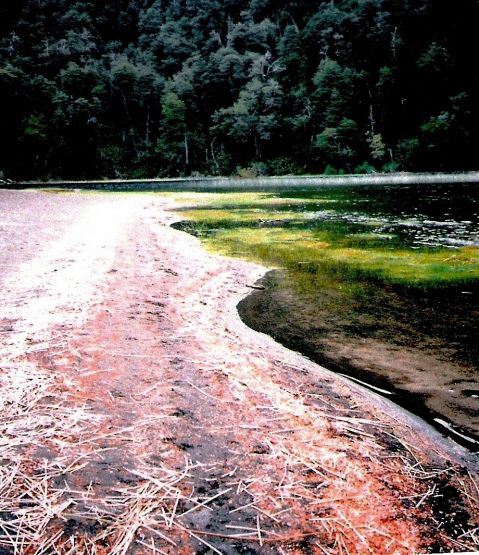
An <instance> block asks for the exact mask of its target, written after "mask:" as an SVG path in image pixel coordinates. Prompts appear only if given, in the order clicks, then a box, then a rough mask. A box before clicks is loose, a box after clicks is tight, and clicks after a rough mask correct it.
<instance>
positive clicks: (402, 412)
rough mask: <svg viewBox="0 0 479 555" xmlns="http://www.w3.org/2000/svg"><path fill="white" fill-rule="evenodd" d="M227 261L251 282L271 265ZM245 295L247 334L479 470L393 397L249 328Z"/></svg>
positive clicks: (472, 456) (475, 459)
mask: <svg viewBox="0 0 479 555" xmlns="http://www.w3.org/2000/svg"><path fill="white" fill-rule="evenodd" d="M179 221H182V218H178V217H173V218H172V219H171V220H170V219H169V220H168V225H169V226H170V228H171V229H172V230H174V231H175V232H177V233H182V234H185V235H187V236H188V237H189V238H191V239H193V240H195V241H197V242H198V244H199V247H200V248H201V249H203V250H205V252H207V254H209V255H212V256H217V257H220V258H223V259H229V258H230V257H227V256H224V255H222V254H218V253H211V252H209V251H206V249H204V246H203V245H202V244H201V241H200V240H199V239H198V238H197V237H194V236H192V235H190V234H189V233H187V232H184V231H180V230H178V229H176V228H174V227H173V224H175V223H178V222H179ZM231 260H233V261H234V263H235V264H240V265H241V266H242V267H243V268H244V269H248V268H252V269H253V268H254V275H253V276H252V280H251V282H252V283H259V282H261V280H262V279H263V278H264V277H265V276H266V274H267V273H268V272H269V271H271V270H272V268H268V267H266V266H264V265H261V264H253V263H251V262H247V261H244V260H242V259H239V258H231ZM249 295H251V292H250V291H246V292H244V294H242V295H240V296H238V297H237V298H236V299H234V301H233V302H234V311H235V314H236V318H237V320H238V321H239V323H240V324H241V325H242V326H244V328H246V329H247V330H248V332H249V334H255V335H256V334H257V336H258V337H262V338H265V340H267V341H268V342H272V343H273V344H274V345H275V346H276V347H277V348H278V349H279V350H283V349H284V350H285V351H287V352H289V353H291V354H293V355H294V356H295V357H299V359H300V360H301V361H302V362H303V363H304V365H305V366H306V367H307V370H308V371H309V372H312V373H314V374H315V375H317V376H318V381H320V380H321V378H324V377H327V378H328V379H330V380H332V381H333V382H336V383H340V384H344V385H346V386H347V388H348V389H350V390H352V391H354V392H355V393H356V394H357V395H359V396H360V397H361V399H362V400H363V401H364V402H365V403H366V404H367V405H372V406H374V407H375V408H376V409H378V410H379V411H381V412H383V413H384V414H385V415H386V416H387V417H388V418H392V419H394V420H397V421H399V422H402V423H403V424H405V425H406V426H408V427H409V428H411V429H412V430H413V431H414V432H416V433H417V434H418V435H419V436H422V437H424V438H425V439H427V440H428V441H429V442H430V443H431V444H432V445H433V446H434V447H435V448H436V449H437V450H438V451H440V452H441V454H442V456H443V457H445V458H449V459H450V460H452V461H454V462H455V463H457V464H460V465H463V466H465V467H466V468H469V469H470V470H473V471H474V472H479V453H474V452H472V451H470V450H469V449H467V448H466V447H464V446H462V445H461V444H459V443H457V442H455V441H454V440H453V439H452V437H451V436H450V435H445V434H444V433H442V432H441V431H440V428H436V427H435V426H434V425H433V424H432V423H429V422H427V421H426V420H425V419H424V418H422V417H421V416H419V415H416V414H414V413H412V412H411V411H409V410H408V409H407V408H404V407H402V406H401V405H399V404H397V403H395V402H394V401H393V400H391V399H388V398H386V397H385V396H384V395H381V394H379V393H376V392H374V391H373V390H372V389H371V388H369V387H368V386H367V384H364V385H363V384H361V383H358V382H356V381H354V379H350V378H349V377H348V376H346V375H341V374H339V373H337V372H334V371H333V370H330V369H328V368H326V367H325V366H322V365H320V364H318V363H317V362H315V361H313V360H311V359H310V358H308V357H307V356H306V355H304V354H303V353H301V352H300V351H296V350H293V349H291V348H289V347H287V346H285V345H283V344H282V343H280V342H278V341H276V340H275V339H274V338H273V337H271V336H270V335H269V334H267V333H264V332H261V331H257V330H254V329H253V328H251V327H250V326H249V325H248V324H247V323H246V322H245V321H244V320H243V318H241V316H240V313H239V311H238V305H239V304H240V303H241V301H243V300H244V299H246V298H247V297H248V296H249Z"/></svg>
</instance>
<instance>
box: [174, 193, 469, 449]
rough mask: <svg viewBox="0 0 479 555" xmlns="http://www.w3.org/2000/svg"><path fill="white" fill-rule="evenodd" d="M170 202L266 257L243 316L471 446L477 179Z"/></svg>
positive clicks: (195, 225) (226, 247)
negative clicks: (270, 268) (270, 269)
mask: <svg viewBox="0 0 479 555" xmlns="http://www.w3.org/2000/svg"><path fill="white" fill-rule="evenodd" d="M182 202H183V203H184V205H185V206H189V209H188V210H187V211H186V215H187V217H188V220H189V222H188V223H184V224H182V225H181V226H180V227H181V228H182V229H185V230H187V231H190V232H193V233H195V234H196V235H199V236H200V237H202V238H203V239H204V240H205V241H206V243H207V244H208V245H210V246H211V248H214V249H216V250H220V251H222V252H225V253H226V254H233V255H237V256H243V257H246V258H249V259H255V260H260V261H262V262H264V263H265V264H267V265H268V264H269V265H270V266H273V267H274V266H276V267H278V270H275V271H273V272H271V273H269V274H268V275H267V276H266V277H265V278H264V280H263V283H262V285H263V286H264V287H265V289H264V290H257V291H254V292H253V294H252V295H251V296H250V297H248V298H247V299H245V300H244V301H243V302H242V303H241V305H240V307H239V310H240V314H241V316H242V317H243V319H244V320H245V321H246V322H247V323H248V324H249V325H251V326H252V327H253V328H255V329H257V330H260V331H263V332H266V333H269V334H270V335H272V336H273V337H275V338H276V339H278V340H279V341H281V342H282V343H284V344H286V345H287V346H288V347H290V348H293V349H296V350H299V351H302V352H303V353H304V354H306V355H307V356H309V357H311V358H313V359H314V360H316V361H318V362H319V363H321V364H323V365H325V366H326V367H329V368H330V369H333V370H335V371H337V372H340V373H344V374H347V375H349V376H350V377H352V378H353V379H356V380H359V381H361V382H366V383H368V384H370V385H371V386H372V387H374V388H377V389H379V390H381V392H382V394H384V395H386V396H388V397H389V398H391V399H393V400H396V402H398V403H399V404H401V405H403V406H406V407H407V408H409V409H410V410H412V411H413V412H415V413H416V414H420V415H421V416H424V417H426V418H427V419H428V420H429V421H435V423H436V425H437V426H438V427H444V426H453V428H454V430H455V431H456V432H458V433H459V434H461V435H460V436H458V435H456V439H457V440H458V441H460V442H461V443H463V444H465V445H467V446H468V447H470V448H471V449H477V448H478V447H479V443H475V442H476V441H479V374H478V370H479V357H478V355H479V333H478V331H477V321H478V316H479V187H478V186H475V185H457V184H455V185H450V186H448V185H427V186H426V185H422V186H420V187H414V186H402V187H398V186H391V187H385V186H352V187H324V188H314V189H310V188H309V189H308V188H305V189H298V188H295V189H294V190H285V189H283V190H280V191H277V192H274V193H273V192H270V193H267V194H256V195H254V194H245V195H243V196H241V195H238V194H227V193H226V194H215V195H210V196H208V195H198V197H197V198H195V197H194V195H193V196H191V195H190V196H189V197H185V198H183V199H182ZM195 203H196V204H195ZM192 220H193V221H192ZM461 436H462V437H461Z"/></svg>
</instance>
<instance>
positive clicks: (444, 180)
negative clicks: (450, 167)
mask: <svg viewBox="0 0 479 555" xmlns="http://www.w3.org/2000/svg"><path fill="white" fill-rule="evenodd" d="M454 183H458V184H459V183H479V171H470V172H457V173H444V172H429V173H427V172H426V173H411V172H397V173H375V174H346V175H336V176H329V175H303V176H296V175H285V176H258V177H254V178H241V177H235V176H228V177H215V176H203V177H196V176H191V177H170V178H166V177H165V178H148V179H147V178H143V179H97V180H95V179H85V180H81V179H70V180H69V179H67V180H58V179H54V180H48V181H39V180H18V181H15V182H0V188H1V187H3V188H7V189H17V188H18V189H28V188H49V187H59V188H69V187H71V186H78V187H79V188H85V189H87V190H108V189H111V190H117V191H118V190H161V188H162V187H168V188H173V190H177V189H183V188H186V189H187V190H188V189H189V188H195V187H205V188H210V189H223V188H226V189H234V188H241V189H245V190H254V189H258V188H266V189H271V188H274V187H314V186H318V185H322V186H324V185H326V186H345V185H432V184H454ZM132 185H139V186H138V187H134V188H133V189H132V188H131V186H132ZM148 185H149V187H148ZM110 186H111V187H110Z"/></svg>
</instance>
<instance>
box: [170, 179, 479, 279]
mask: <svg viewBox="0 0 479 555" xmlns="http://www.w3.org/2000/svg"><path fill="white" fill-rule="evenodd" d="M333 193H334V191H333V192H332V190H331V189H328V190H327V191H326V192H325V193H324V198H322V197H321V194H318V193H315V194H313V195H310V196H309V197H308V195H307V194H306V193H303V197H304V198H303V197H301V196H298V193H297V192H296V193H295V194H294V196H293V195H292V196H287V195H286V194H285V193H280V194H275V193H231V194H230V193H216V194H211V193H206V194H205V193H199V194H191V193H189V194H186V195H176V198H177V200H178V201H179V202H180V203H181V204H184V205H186V206H185V208H184V209H182V213H183V215H184V216H185V218H187V220H189V222H190V223H189V224H188V225H187V226H186V228H187V229H185V230H188V231H190V232H193V233H195V234H196V235H198V236H200V237H201V238H202V239H203V240H204V241H205V243H206V245H207V246H208V247H209V248H211V249H213V250H215V251H219V252H221V253H223V254H226V255H233V256H241V257H243V258H247V259H249V260H254V261H258V262H262V263H264V264H266V265H268V266H274V267H280V268H286V269H288V270H290V271H291V272H293V273H294V276H295V278H296V281H301V282H305V281H307V282H311V281H314V279H315V275H321V276H324V275H325V274H329V275H334V276H335V277H336V278H341V279H343V280H344V279H346V280H351V279H361V278H366V279H369V280H371V279H374V280H381V281H385V282H391V283H396V284H399V285H405V286H408V287H411V286H412V287H423V288H424V287H425V288H428V287H433V286H443V285H448V284H459V283H465V282H469V281H471V280H475V279H477V278H478V277H479V248H478V247H477V246H475V245H470V244H468V242H467V241H464V242H463V243H465V244H462V245H461V242H460V241H459V245H458V246H455V247H454V248H451V245H450V244H447V242H444V243H445V244H444V245H441V244H440V241H438V239H437V238H436V239H435V240H432V239H431V241H430V243H429V244H427V243H426V244H423V243H425V241H424V239H423V237H424V235H425V234H426V231H427V229H426V227H425V224H423V222H424V221H425V222H426V224H427V222H429V224H432V223H434V224H436V227H437V226H438V225H440V223H438V222H430V221H429V220H427V219H426V218H423V219H422V220H420V219H418V218H416V221H419V222H420V225H421V226H422V227H421V236H420V237H421V241H419V240H418V239H417V237H414V238H413V239H411V236H408V235H405V233H404V227H406V228H407V227H408V226H409V228H411V227H412V224H411V221H410V219H408V218H407V217H404V218H403V219H402V220H401V219H400V218H399V219H397V221H395V222H394V221H393V220H392V219H391V217H389V216H384V214H381V215H379V216H378V214H377V213H375V214H368V213H367V212H366V211H364V212H361V213H358V212H353V211H351V210H349V211H347V210H346V208H347V207H348V203H350V202H352V200H351V198H346V197H345V193H344V191H343V190H339V191H338V192H337V198H336V199H335V198H334V197H333V196H332V195H333ZM350 196H353V197H354V195H350ZM358 202H359V201H358ZM361 202H363V203H364V200H362V201H361ZM336 204H337V205H338V206H336ZM332 206H334V207H335V208H334V209H331V207H332ZM349 208H351V207H350V206H349ZM385 221H386V222H387V223H388V224H389V227H388V230H387V231H388V232H385V231H384V228H385ZM414 225H415V224H414ZM417 225H419V224H417ZM430 227H431V232H430V236H431V237H432V238H434V228H433V227H432V226H431V225H430ZM425 230H426V231H425ZM447 239H448V241H449V242H451V241H452V239H451V238H450V237H447ZM438 242H439V244H438ZM469 243H470V241H469Z"/></svg>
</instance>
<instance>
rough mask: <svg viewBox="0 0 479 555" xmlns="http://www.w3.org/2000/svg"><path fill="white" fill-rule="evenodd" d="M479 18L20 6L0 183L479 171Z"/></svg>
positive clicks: (464, 10) (405, 10)
mask: <svg viewBox="0 0 479 555" xmlns="http://www.w3.org/2000/svg"><path fill="white" fill-rule="evenodd" d="M478 21H479V4H478V2H475V1H472V0H469V1H467V0H458V1H457V2H454V4H452V3H451V2H445V1H443V0H327V1H324V0H106V1H102V2H100V1H88V0H7V1H5V2H2V5H1V6H0V110H1V113H0V141H1V145H0V177H2V176H3V177H4V178H10V179H52V178H60V179H68V178H79V179H82V178H93V179H99V178H107V177H110V178H132V179H135V178H148V177H161V176H172V177H174V176H190V175H192V176H202V175H240V176H257V175H287V174H312V173H314V174H321V173H326V174H336V173H366V172H375V171H377V172H390V171H460V170H461V171H462V170H476V169H478V166H479V164H478V163H477V153H478V151H479V102H478V98H479V94H478V93H479V64H476V63H475V62H474V56H473V53H474V52H476V34H477V33H476V32H477V29H476V26H477V22H478ZM471 55H472V57H471Z"/></svg>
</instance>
